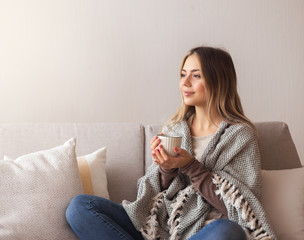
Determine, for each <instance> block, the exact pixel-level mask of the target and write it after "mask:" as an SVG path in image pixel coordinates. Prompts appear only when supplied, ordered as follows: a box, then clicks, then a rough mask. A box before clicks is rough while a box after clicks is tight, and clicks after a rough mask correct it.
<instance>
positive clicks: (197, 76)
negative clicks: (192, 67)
mask: <svg viewBox="0 0 304 240" xmlns="http://www.w3.org/2000/svg"><path fill="white" fill-rule="evenodd" d="M193 77H195V78H201V76H200V75H197V74H195V75H193Z"/></svg>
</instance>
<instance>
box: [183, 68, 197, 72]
mask: <svg viewBox="0 0 304 240" xmlns="http://www.w3.org/2000/svg"><path fill="white" fill-rule="evenodd" d="M182 71H184V72H187V71H186V70H185V69H182ZM197 71H199V69H192V70H191V71H190V72H197Z"/></svg>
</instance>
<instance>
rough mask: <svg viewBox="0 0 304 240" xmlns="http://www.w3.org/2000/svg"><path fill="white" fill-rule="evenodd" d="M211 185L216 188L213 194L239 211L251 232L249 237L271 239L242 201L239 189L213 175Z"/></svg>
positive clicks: (248, 206)
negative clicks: (214, 185)
mask: <svg viewBox="0 0 304 240" xmlns="http://www.w3.org/2000/svg"><path fill="white" fill-rule="evenodd" d="M213 183H214V184H216V185H217V186H218V190H217V191H216V192H215V193H216V194H217V195H220V196H221V197H222V198H223V199H225V200H226V201H227V202H228V203H229V204H231V205H232V206H233V207H235V208H237V209H240V210H241V216H242V218H243V219H244V220H245V221H246V223H247V226H248V228H249V229H250V230H251V231H252V232H251V234H250V235H251V236H252V237H253V238H254V239H258V240H271V239H272V238H271V237H270V236H269V234H268V233H267V232H266V231H265V229H264V228H263V227H262V226H261V224H260V223H259V220H258V219H257V217H256V215H255V214H254V212H253V210H252V209H251V207H250V205H249V203H248V202H247V201H246V200H245V199H244V197H243V195H242V194H241V193H240V191H239V189H237V188H236V187H235V186H234V185H233V184H232V183H230V182H229V181H228V180H227V179H223V178H222V177H220V176H219V175H217V174H214V175H213ZM247 233H248V231H247Z"/></svg>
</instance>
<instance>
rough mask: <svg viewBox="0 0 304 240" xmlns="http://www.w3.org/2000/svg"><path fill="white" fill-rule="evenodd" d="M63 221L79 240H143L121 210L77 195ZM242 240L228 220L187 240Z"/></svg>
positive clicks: (103, 202)
mask: <svg viewBox="0 0 304 240" xmlns="http://www.w3.org/2000/svg"><path fill="white" fill-rule="evenodd" d="M66 219H67V221H68V222H69V224H70V226H71V228H72V230H73V231H74V233H75V234H76V235H77V236H78V238H79V239H81V240H95V239H98V240H100V239H103V240H116V239H127V240H143V237H142V235H141V233H140V232H139V231H137V230H136V229H135V227H134V226H133V224H132V222H131V220H130V218H129V217H128V215H127V213H126V211H125V210H124V208H123V207H122V206H121V205H119V204H117V203H115V202H112V201H110V200H107V199H104V198H100V197H96V196H91V195H79V196H76V197H75V198H73V199H72V201H71V203H70V204H69V206H68V208H67V210H66ZM211 239H212V240H232V239H233V240H245V239H246V235H245V232H244V231H243V229H242V228H241V227H240V226H239V225H238V224H237V223H234V222H232V221H230V220H226V219H220V220H216V221H214V222H212V223H210V224H208V225H207V226H205V227H204V228H202V229H201V230H200V231H199V232H198V233H196V234H195V235H194V236H192V237H191V238H190V240H211Z"/></svg>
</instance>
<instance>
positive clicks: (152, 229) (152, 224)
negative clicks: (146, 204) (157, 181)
mask: <svg viewBox="0 0 304 240" xmlns="http://www.w3.org/2000/svg"><path fill="white" fill-rule="evenodd" d="M164 194H165V191H163V192H160V193H158V194H157V195H156V196H155V197H154V198H153V199H152V200H153V204H152V208H151V210H150V216H149V217H148V218H147V222H146V224H145V226H144V227H142V228H141V230H140V232H141V234H142V236H143V237H144V239H146V240H155V239H157V238H159V236H158V221H157V212H158V209H159V208H160V207H161V205H162V204H163V202H164V198H163V197H164Z"/></svg>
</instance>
